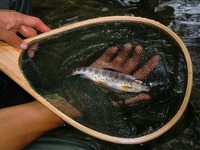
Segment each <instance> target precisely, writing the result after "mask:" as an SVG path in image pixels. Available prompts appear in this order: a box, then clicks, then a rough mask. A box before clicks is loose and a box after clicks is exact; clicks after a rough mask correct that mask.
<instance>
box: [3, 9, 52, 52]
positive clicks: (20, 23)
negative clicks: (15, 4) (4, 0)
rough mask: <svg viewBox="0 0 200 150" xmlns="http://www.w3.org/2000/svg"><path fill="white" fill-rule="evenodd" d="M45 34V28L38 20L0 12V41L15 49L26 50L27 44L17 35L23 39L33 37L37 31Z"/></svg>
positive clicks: (13, 13) (46, 29)
mask: <svg viewBox="0 0 200 150" xmlns="http://www.w3.org/2000/svg"><path fill="white" fill-rule="evenodd" d="M36 30H39V31H40V32H47V31H50V28H49V27H47V26H46V25H45V24H44V23H43V22H42V21H41V20H40V19H39V18H37V17H32V16H28V15H24V14H21V13H19V12H15V11H10V10H0V40H2V41H4V42H6V43H8V44H9V45H11V46H13V47H15V48H21V49H26V48H27V43H26V42H25V41H23V40H22V39H21V38H20V37H19V36H18V35H17V33H19V34H21V35H22V36H24V37H33V36H35V35H37V31H36Z"/></svg>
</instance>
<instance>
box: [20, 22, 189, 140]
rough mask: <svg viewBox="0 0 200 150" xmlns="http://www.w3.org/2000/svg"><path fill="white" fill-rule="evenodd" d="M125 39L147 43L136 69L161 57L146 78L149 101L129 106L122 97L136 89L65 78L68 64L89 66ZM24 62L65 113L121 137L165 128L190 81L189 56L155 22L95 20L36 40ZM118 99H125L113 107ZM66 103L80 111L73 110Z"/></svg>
mask: <svg viewBox="0 0 200 150" xmlns="http://www.w3.org/2000/svg"><path fill="white" fill-rule="evenodd" d="M125 43H131V44H132V46H133V48H132V52H134V48H135V47H136V45H141V46H142V47H143V51H144V55H143V57H142V60H141V63H140V65H139V66H138V67H137V68H136V70H137V69H139V68H141V67H142V66H143V65H144V64H145V62H146V61H147V60H149V59H150V58H151V57H152V56H154V55H159V56H160V58H161V59H160V61H159V62H158V64H157V65H156V67H155V68H154V70H153V71H152V72H151V73H150V75H149V76H148V77H147V78H146V79H145V80H144V82H145V83H146V84H147V85H149V86H150V87H151V88H150V91H149V92H147V93H148V94H149V95H150V97H151V98H150V99H149V100H147V101H140V102H137V103H132V104H128V105H127V104H124V103H123V101H125V100H126V99H129V98H131V97H134V96H136V95H137V93H124V92H117V91H115V90H113V89H109V88H104V87H102V86H98V85H97V84H95V83H94V82H92V81H90V80H88V79H85V78H82V77H80V76H79V75H76V76H70V77H67V78H66V75H67V72H68V71H69V70H70V69H72V68H77V67H85V66H90V64H92V63H93V62H94V61H95V60H97V59H98V58H99V57H100V56H101V55H102V54H103V53H104V52H105V50H106V49H107V48H108V47H110V46H113V45H114V46H117V47H119V49H121V48H122V46H123V45H124V44H125ZM116 55H117V54H116ZM20 66H21V70H22V71H23V74H24V75H25V77H26V78H27V80H28V81H29V83H30V84H31V86H32V87H33V89H34V90H35V91H36V92H38V93H39V94H40V95H42V96H43V97H44V98H45V99H46V100H47V101H49V102H50V103H51V104H52V105H54V106H55V107H56V108H58V109H59V110H60V111H61V112H63V113H64V114H66V115H68V116H70V117H71V116H73V119H74V120H76V121H77V122H79V123H80V124H82V125H84V126H86V127H88V128H91V129H93V130H96V131H99V132H101V133H104V134H108V135H111V136H118V137H128V138H129V137H130V138H132V137H138V136H142V135H146V134H149V133H152V132H153V131H155V130H157V129H159V128H161V127H162V126H163V125H165V124H166V123H167V122H168V121H169V120H170V119H171V118H172V117H173V116H174V115H175V114H176V112H177V110H178V109H179V108H180V106H181V104H182V102H183V98H184V96H185V95H184V94H185V90H186V86H187V85H186V84H187V66H186V61H185V58H184V55H183V53H182V50H181V48H180V47H179V45H178V44H177V43H176V41H175V40H174V39H173V38H172V37H171V36H169V35H168V33H165V32H164V31H162V30H161V29H159V28H157V27H154V26H151V25H148V24H143V23H137V22H136V23H133V22H117V21H115V22H104V23H97V24H92V25H87V26H82V27H79V28H75V29H72V30H69V31H65V32H62V33H59V34H56V35H53V36H50V37H47V38H44V39H40V40H38V41H34V42H32V43H31V44H30V45H29V48H28V49H27V50H26V51H24V52H23V53H22V54H21V58H20ZM117 101H122V103H120V105H119V107H114V106H113V102H117ZM68 104H70V106H73V107H74V108H75V110H74V109H73V111H78V112H79V113H78V114H79V115H71V114H73V112H72V109H70V108H69V107H68V106H69V105H68ZM69 114H70V115H69Z"/></svg>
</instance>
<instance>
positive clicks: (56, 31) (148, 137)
mask: <svg viewBox="0 0 200 150" xmlns="http://www.w3.org/2000/svg"><path fill="white" fill-rule="evenodd" d="M103 22H138V23H143V24H149V25H152V26H155V27H157V28H159V29H161V30H163V31H165V32H166V33H168V34H169V35H170V36H171V37H172V38H173V39H174V40H175V41H176V42H177V43H178V45H179V46H180V48H181V50H182V52H183V54H184V57H185V59H186V63H187V76H188V78H187V88H186V92H185V96H184V99H183V102H182V104H181V107H180V108H179V110H178V111H177V113H176V114H175V116H174V117H173V118H172V119H171V120H170V121H169V122H168V123H166V124H165V125H164V126H163V127H161V128H160V129H158V130H155V131H154V132H152V133H150V134H147V135H144V136H140V137H136V138H121V137H115V136H110V135H106V134H103V133H100V132H97V131H95V130H93V129H90V128H88V127H86V126H84V125H81V124H80V123H78V122H76V121H75V120H73V119H72V118H70V117H68V116H66V115H65V114H63V113H62V112H61V111H59V110H58V109H57V108H55V107H54V106H53V105H51V104H50V103H49V102H47V101H46V100H45V99H44V98H43V97H41V96H40V95H39V94H38V93H36V92H35V91H34V90H32V89H30V90H29V91H28V92H29V93H30V94H31V95H32V96H33V97H35V98H36V99H37V100H38V101H39V102H41V103H42V104H43V105H44V106H46V107H47V108H48V109H50V110H51V111H52V112H54V113H55V114H56V115H58V116H59V117H60V118H62V119H63V120H64V121H66V122H67V123H68V124H70V125H72V126H73V127H75V128H77V129H78V130H80V131H82V132H84V133H86V134H89V135H91V136H94V137H96V138H98V139H101V140H105V141H108V142H113V143H118V144H141V143H145V142H148V141H151V140H153V139H155V138H157V137H159V136H161V135H162V134H164V133H166V132H167V131H168V130H169V129H171V128H172V127H173V126H174V125H175V124H176V123H177V122H178V120H179V119H180V117H181V116H182V115H183V113H184V111H185V109H186V107H187V105H188V102H189V98H190V95H191V91H192V84H193V69H192V61H191V58H190V54H189V52H188V50H187V48H186V46H185V45H184V43H183V42H182V40H181V39H180V38H179V37H178V35H176V33H174V32H173V31H172V30H171V29H169V28H168V27H166V26H165V25H163V24H161V23H159V22H157V21H154V20H151V19H147V18H142V17H134V16H108V17H99V18H94V19H88V20H85V21H80V22H76V23H73V24H70V25H68V26H64V27H60V28H57V29H54V30H52V31H50V32H47V33H43V34H40V35H38V36H36V37H33V38H29V39H27V40H26V42H27V43H28V44H31V43H32V42H34V41H36V40H39V39H40V40H41V39H43V38H46V37H49V36H53V35H56V34H59V33H62V32H63V31H68V30H72V29H75V28H79V27H82V26H87V25H92V24H97V23H103Z"/></svg>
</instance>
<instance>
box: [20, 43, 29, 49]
mask: <svg viewBox="0 0 200 150" xmlns="http://www.w3.org/2000/svg"><path fill="white" fill-rule="evenodd" d="M20 48H21V49H27V48H28V45H27V43H26V42H22V44H21V45H20Z"/></svg>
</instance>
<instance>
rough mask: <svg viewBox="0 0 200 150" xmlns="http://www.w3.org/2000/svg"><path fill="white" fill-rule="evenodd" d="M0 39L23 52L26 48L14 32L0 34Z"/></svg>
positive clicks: (25, 44) (24, 43)
mask: <svg viewBox="0 0 200 150" xmlns="http://www.w3.org/2000/svg"><path fill="white" fill-rule="evenodd" d="M0 39H1V40H3V41H4V42H6V43H8V44H9V45H10V46H13V47H15V48H19V49H23V50H24V49H26V48H27V47H28V45H27V43H26V42H25V41H23V40H22V39H21V38H20V37H19V36H18V35H17V34H16V33H14V32H8V31H6V32H1V35H0Z"/></svg>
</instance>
